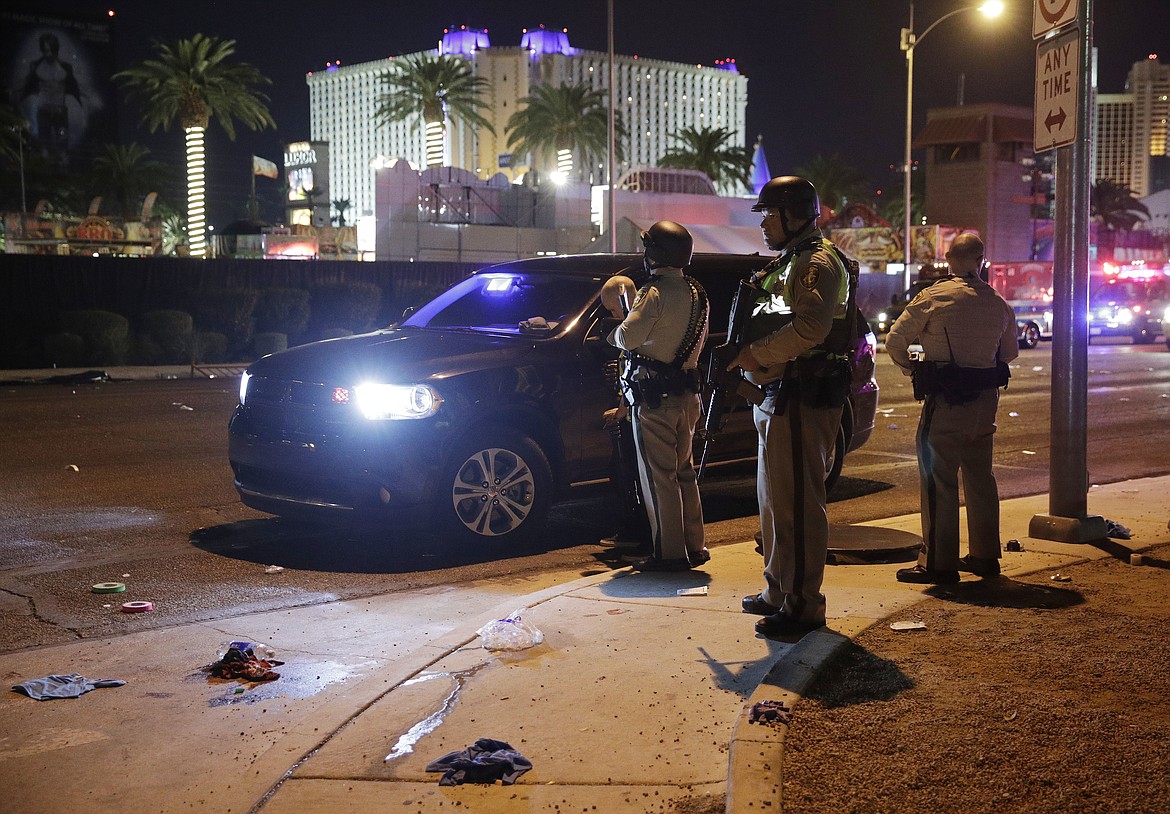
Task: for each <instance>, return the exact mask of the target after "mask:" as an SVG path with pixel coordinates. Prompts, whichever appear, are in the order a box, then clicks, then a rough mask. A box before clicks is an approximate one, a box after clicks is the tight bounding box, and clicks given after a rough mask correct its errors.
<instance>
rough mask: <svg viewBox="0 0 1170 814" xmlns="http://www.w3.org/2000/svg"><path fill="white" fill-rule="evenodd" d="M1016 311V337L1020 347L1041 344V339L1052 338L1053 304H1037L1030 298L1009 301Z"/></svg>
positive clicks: (1027, 347)
mask: <svg viewBox="0 0 1170 814" xmlns="http://www.w3.org/2000/svg"><path fill="white" fill-rule="evenodd" d="M1009 304H1010V305H1011V306H1012V310H1013V311H1015V312H1016V339H1017V340H1019V343H1020V347H1021V348H1025V349H1029V348H1034V347H1036V346H1037V345H1039V344H1040V340H1041V339H1048V340H1051V339H1052V306H1051V305H1050V304H1048V305H1045V304H1036V303H1035V302H1033V301H1030V300H1020V301H1014V302H1011V303H1009Z"/></svg>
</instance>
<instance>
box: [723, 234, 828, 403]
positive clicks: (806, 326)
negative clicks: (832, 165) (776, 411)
mask: <svg viewBox="0 0 1170 814" xmlns="http://www.w3.org/2000/svg"><path fill="white" fill-rule="evenodd" d="M819 234H820V230H819V229H818V228H817V226H816V224H810V225H809V227H808V228H807V229H806V230H805V231H804V232H802V233H801V235H800V236H799V237H798V238H797V239H796V240H795V241H793V246H799V245H800V244H801V243H802V242H804V241H805V240H807V239H808V238H810V237H813V236H814V235H819ZM779 259H781V260H783V259H784V255H780V258H779ZM841 273H842V272H841V266H840V264H839V263H838V262H837V259H836V258H835V257H833V256H832V249H829V248H827V247H823V246H822V247H821V248H818V249H814V250H812V251H804V252H801V253H800V256H799V257H798V258H797V259H796V263H795V264H794V266H793V267H792V269H791V271H790V274H791V275H792V276H794V277H795V278H796V280H795V283H794V284H793V285H791V286H789V287H788V290H790V291H791V292H792V302H790V303H788V304H787V305H788V307H789V308H791V310H792V321H791V322H789V323H788V324H787V325H785V326H784V327H782V328H780V329H779V330H777V331H774V332H772V333H770V334H768V335H767V336H765V337H763V338H761V339H758V340H756V341H755V342H753V343H752V344H751V349H752V353H753V354H754V355H755V357H756V359H757V360H758V361H759V363H760V364H761V365H763V366H764V369H763V370H759V371H755V372H750V373H747V374H746V375H747V378H748V380H749V381H752V382H755V383H756V384H768V383H769V382H774V381H776V380H777V379H779V378H780V377H781V376H783V375H784V367H785V365H786V363H788V362H790V361H792V360H793V359H795V358H796V357H797V356H800V355H801V354H802V353H804V352H805V351H809V350H812V349H813V348H815V347H816V346H817V345H819V344H821V343H822V342H824V341H825V337H827V336H828V335H829V330H830V329H831V328H832V327H833V316H834V314H835V313H836V312H837V307H838V302H837V300H838V299H839V292H840V289H841ZM781 285H782V284H781ZM776 288H777V290H775V291H772V292H771V293H773V294H776V293H779V287H776Z"/></svg>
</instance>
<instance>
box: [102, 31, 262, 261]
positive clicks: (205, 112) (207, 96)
mask: <svg viewBox="0 0 1170 814" xmlns="http://www.w3.org/2000/svg"><path fill="white" fill-rule="evenodd" d="M155 50H156V52H157V53H158V56H159V58H158V59H148V60H147V61H145V62H143V63H142V64H141V65H138V66H137V67H134V68H129V69H127V70H125V71H119V72H118V73H116V74H114V78H115V79H119V80H123V81H124V82H125V83H126V87H127V89H128V93H127V97H128V98H135V97H138V98H141V99H142V101H143V104H144V106H145V109H146V112H145V114H144V115H143V117H142V123H143V124H144V125H148V126H149V127H150V132H152V133H153V132H155V131H156V130H158V129H159V128H160V127H161V128H162V129H163V130H170V127H171V124H173V123H174V121H175V120H176V119H178V121H179V125H180V126H181V127H182V128H183V131H184V132H185V133H186V142H187V228H188V236H189V239H190V241H191V243H190V252H191V255H192V256H193V257H203V256H204V255H205V253H206V251H207V218H206V208H205V204H204V200H203V199H204V188H205V182H204V177H205V176H204V164H205V158H204V153H205V150H204V139H205V135H206V131H207V127H208V125H209V124H210V123H211V120H212V119H215V120H216V121H218V122H219V124H220V126H221V127H222V128H223V130H224V132H225V133H226V134H227V136H228V138H229V139H231V140H232V141H235V139H236V128H235V119H237V118H238V119H239V120H240V122H241V123H242V124H244V125H245V126H247V127H248V128H250V129H252V130H263V129H264V128H265V127H273V128H275V127H276V122H275V121H274V120H273V118H272V114H271V113H269V112H268V106H267V104H266V103H267V102H268V97H267V96H265V95H264V94H263V93H260V92H259V91H257V90H254V86H256V85H268V84H271V83H272V80H270V79H269V78H268V77H266V76H264V75H263V74H261V73H260V71H259V70H258V69H256V68H255V67H253V66H252V65H249V64H247V63H246V62H234V63H233V62H229V61H228V57H230V56H231V55H232V54H234V53H235V50H236V41H235V40H221V39H219V38H218V37H209V36H205V35H203V34H196V35H195V36H193V37H192V38H191V39H189V40H179V41H177V42H175V43H174V44H170V45H168V44H165V43H161V42H155Z"/></svg>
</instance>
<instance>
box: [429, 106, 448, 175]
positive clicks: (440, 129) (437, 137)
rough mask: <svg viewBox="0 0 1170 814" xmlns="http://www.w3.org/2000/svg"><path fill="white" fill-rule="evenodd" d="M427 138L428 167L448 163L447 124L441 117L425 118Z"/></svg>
mask: <svg viewBox="0 0 1170 814" xmlns="http://www.w3.org/2000/svg"><path fill="white" fill-rule="evenodd" d="M423 121H424V126H425V130H424V132H425V138H426V157H427V166H428V167H441V166H443V164H444V163H446V155H447V124H446V121H445V120H444V119H442V118H440V119H430V118H425V117H424V119H423Z"/></svg>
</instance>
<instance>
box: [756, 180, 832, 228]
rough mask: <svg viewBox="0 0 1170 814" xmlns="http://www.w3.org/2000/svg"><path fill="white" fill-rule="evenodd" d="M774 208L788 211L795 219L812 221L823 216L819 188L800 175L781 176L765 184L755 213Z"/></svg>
mask: <svg viewBox="0 0 1170 814" xmlns="http://www.w3.org/2000/svg"><path fill="white" fill-rule="evenodd" d="M771 206H774V207H776V208H777V209H787V210H788V212H789V213H791V214H792V215H793V216H794V217H797V218H803V219H807V220H812V219H813V218H815V217H817V216H819V215H820V214H821V199H820V198H818V197H817V188H816V187H814V186H813V185H812V182H811V181H809V180H808V179H807V178H801V177H800V176H799V175H781V176H780V177H778V178H773V179H772V180H771V181H769V182H768V183H766V184H764V186H763V188H762V189H761V190H760V199H759V200H758V201H756V205H755V206H753V207H752V211H753V212H759V211H760V210H761V209H765V208H767V207H771Z"/></svg>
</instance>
